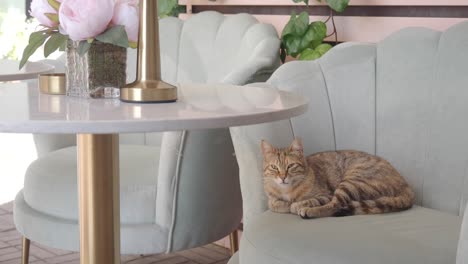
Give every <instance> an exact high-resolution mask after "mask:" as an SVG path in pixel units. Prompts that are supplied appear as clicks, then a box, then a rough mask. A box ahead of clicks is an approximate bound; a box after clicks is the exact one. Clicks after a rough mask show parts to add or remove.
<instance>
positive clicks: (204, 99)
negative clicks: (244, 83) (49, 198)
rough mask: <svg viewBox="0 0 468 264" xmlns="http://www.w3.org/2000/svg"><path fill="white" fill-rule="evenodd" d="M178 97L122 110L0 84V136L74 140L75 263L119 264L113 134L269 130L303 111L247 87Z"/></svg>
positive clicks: (293, 98) (193, 89)
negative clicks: (59, 136)
mask: <svg viewBox="0 0 468 264" xmlns="http://www.w3.org/2000/svg"><path fill="white" fill-rule="evenodd" d="M178 93H179V99H178V101H177V102H176V103H170V104H129V103H123V102H120V101H119V100H115V99H81V98H72V97H67V96H62V95H45V94H40V93H39V92H38V87H37V82H35V81H33V82H19V83H0V132H12V133H54V134H55V133H68V134H70V133H73V134H77V139H78V141H77V142H78V143H77V145H78V179H79V197H80V198H79V204H80V206H79V208H80V241H81V242H80V243H81V244H80V245H81V251H80V252H81V262H82V263H95V260H104V261H100V263H103V264H105V263H117V262H119V260H118V256H119V252H120V251H119V250H120V247H119V239H120V238H119V233H120V232H119V230H120V218H119V214H118V212H119V197H118V193H119V192H118V190H119V186H118V182H119V177H118V168H119V162H118V148H119V144H118V134H119V133H134V132H158V131H172V130H193V129H209V128H223V127H232V126H242V125H251V124H257V123H264V122H271V121H277V120H281V119H287V118H290V117H293V116H297V115H300V114H302V113H304V112H305V111H306V110H307V104H308V101H307V100H306V99H305V98H303V97H301V96H298V95H295V94H291V93H289V92H284V91H278V90H276V89H273V88H260V87H250V86H249V87H239V86H230V85H218V84H211V85H210V84H208V85H207V84H203V85H196V84H182V85H179V89H178ZM95 245H100V247H99V249H98V248H97V247H95ZM93 260H94V261H93Z"/></svg>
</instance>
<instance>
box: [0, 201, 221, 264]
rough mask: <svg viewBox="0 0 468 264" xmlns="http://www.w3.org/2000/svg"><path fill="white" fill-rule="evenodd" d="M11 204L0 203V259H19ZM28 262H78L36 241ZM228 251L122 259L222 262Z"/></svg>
mask: <svg viewBox="0 0 468 264" xmlns="http://www.w3.org/2000/svg"><path fill="white" fill-rule="evenodd" d="M12 211H13V204H12V203H7V204H3V205H0V263H1V264H13V263H14V264H19V263H21V235H20V234H19V233H18V232H17V231H16V229H15V225H14V224H13V215H12ZM30 256H31V257H30V263H31V264H32V263H34V264H46V263H49V264H57V263H67V264H72V263H77V264H78V263H80V260H79V258H80V256H79V254H78V253H76V252H69V251H64V250H58V249H52V248H48V247H45V246H42V245H38V244H36V243H34V242H33V243H32V244H31V253H30ZM229 257H230V255H229V251H228V250H227V249H226V248H224V247H221V246H218V245H215V244H210V245H206V246H203V247H199V248H195V249H191V250H186V251H181V252H177V253H173V254H159V255H144V256H142V255H123V256H122V263H129V264H150V263H155V264H225V263H227V262H228V260H229Z"/></svg>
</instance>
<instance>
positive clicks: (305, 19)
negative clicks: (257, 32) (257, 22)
mask: <svg viewBox="0 0 468 264" xmlns="http://www.w3.org/2000/svg"><path fill="white" fill-rule="evenodd" d="M308 26H309V14H308V13H307V12H305V11H304V12H301V13H300V14H299V16H296V13H295V12H292V14H291V18H290V19H289V21H288V23H287V24H286V26H285V27H284V29H283V33H282V34H281V37H282V38H284V37H286V36H288V35H293V36H296V37H298V36H302V35H304V34H305V33H306V31H307V27H308Z"/></svg>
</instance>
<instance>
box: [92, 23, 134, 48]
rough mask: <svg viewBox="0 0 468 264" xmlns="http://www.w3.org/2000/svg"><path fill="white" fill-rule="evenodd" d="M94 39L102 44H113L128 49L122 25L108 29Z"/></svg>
mask: <svg viewBox="0 0 468 264" xmlns="http://www.w3.org/2000/svg"><path fill="white" fill-rule="evenodd" d="M96 39H97V40H99V41H101V42H104V43H109V44H114V45H116V46H120V47H124V48H128V46H129V45H128V37H127V32H125V27H124V26H122V25H120V26H114V27H111V28H109V29H108V30H106V31H105V32H104V33H102V34H101V35H99V36H97V37H96Z"/></svg>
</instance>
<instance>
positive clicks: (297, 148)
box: [289, 138, 304, 155]
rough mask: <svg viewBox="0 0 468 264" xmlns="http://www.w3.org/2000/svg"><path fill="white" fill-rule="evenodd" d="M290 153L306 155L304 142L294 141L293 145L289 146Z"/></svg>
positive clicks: (297, 139)
mask: <svg viewBox="0 0 468 264" xmlns="http://www.w3.org/2000/svg"><path fill="white" fill-rule="evenodd" d="M289 151H292V152H298V153H300V154H301V155H302V154H303V153H304V146H302V140H301V139H300V138H296V139H294V140H293V142H292V143H291V145H289Z"/></svg>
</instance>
